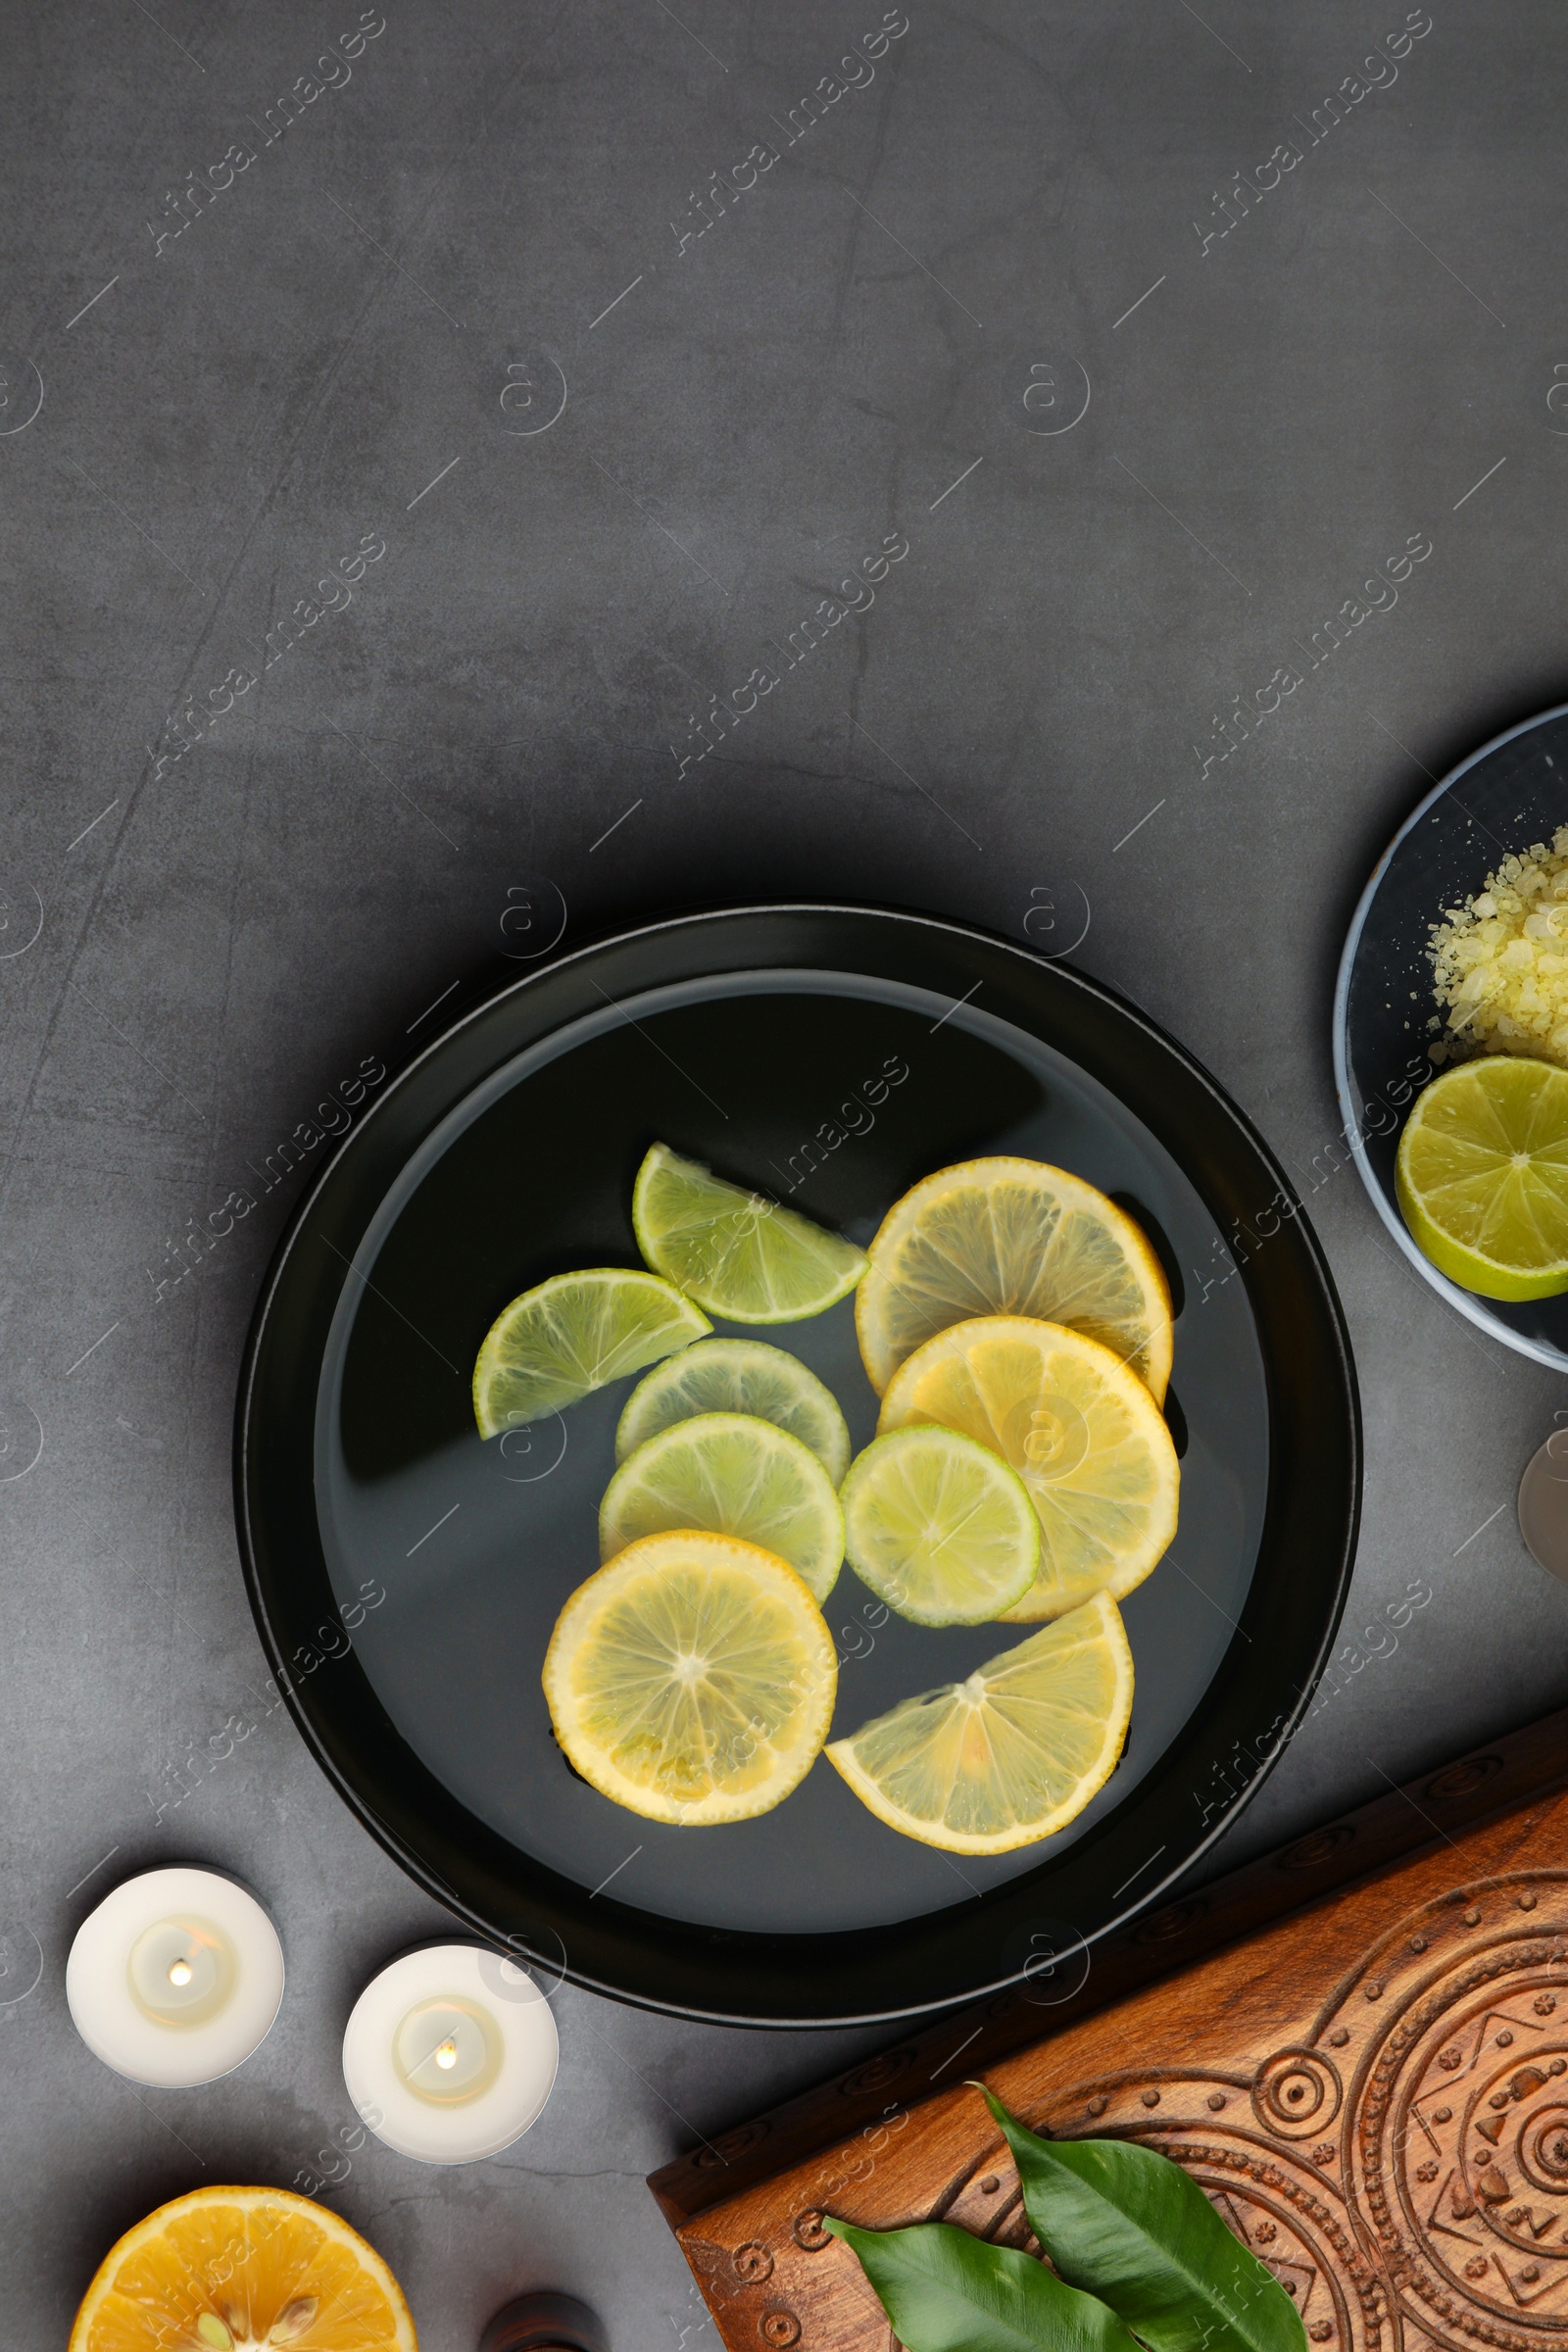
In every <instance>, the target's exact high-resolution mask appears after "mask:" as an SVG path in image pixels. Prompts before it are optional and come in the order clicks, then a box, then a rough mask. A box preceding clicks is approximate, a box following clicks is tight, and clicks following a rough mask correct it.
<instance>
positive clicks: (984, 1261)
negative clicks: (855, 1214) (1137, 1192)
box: [855, 1159, 1171, 1403]
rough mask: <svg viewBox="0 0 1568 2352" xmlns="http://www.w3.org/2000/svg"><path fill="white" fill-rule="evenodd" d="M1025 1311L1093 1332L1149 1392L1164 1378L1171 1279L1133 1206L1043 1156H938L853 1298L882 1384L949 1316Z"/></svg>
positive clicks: (878, 1246) (897, 1211)
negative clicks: (955, 1161)
mask: <svg viewBox="0 0 1568 2352" xmlns="http://www.w3.org/2000/svg"><path fill="white" fill-rule="evenodd" d="M976 1315H1028V1316H1031V1317H1032V1318H1034V1319H1035V1320H1036V1321H1039V1322H1044V1323H1064V1324H1066V1325H1067V1326H1068V1327H1069V1328H1070V1329H1071V1330H1073V1331H1084V1332H1087V1333H1088V1334H1089V1337H1090V1338H1091V1339H1093V1340H1099V1341H1100V1342H1101V1344H1102V1345H1103V1347H1106V1348H1109V1349H1110V1351H1111V1353H1112V1354H1113V1355H1118V1356H1120V1357H1121V1358H1122V1359H1123V1361H1124V1362H1126V1363H1128V1364H1130V1365H1131V1367H1132V1369H1133V1370H1134V1371H1135V1372H1136V1373H1137V1375H1138V1377H1139V1379H1140V1380H1142V1381H1143V1382H1145V1383H1146V1384H1147V1386H1148V1387H1149V1389H1150V1390H1151V1392H1152V1395H1153V1397H1154V1400H1155V1402H1156V1403H1163V1401H1164V1397H1165V1384H1166V1382H1167V1381H1168V1380H1169V1378H1170V1360H1171V1321H1170V1291H1169V1288H1168V1287H1167V1285H1166V1281H1165V1276H1164V1273H1163V1272H1162V1270H1161V1268H1160V1263H1159V1260H1158V1258H1157V1257H1156V1256H1155V1255H1154V1252H1153V1250H1152V1249H1151V1248H1150V1246H1149V1243H1148V1242H1147V1241H1146V1240H1145V1238H1144V1235H1143V1233H1142V1232H1141V1231H1140V1229H1139V1228H1138V1226H1136V1225H1135V1224H1134V1223H1133V1221H1132V1219H1131V1217H1128V1216H1124V1215H1123V1213H1122V1211H1121V1210H1120V1209H1119V1208H1118V1207H1117V1206H1116V1203H1115V1202H1114V1201H1107V1200H1106V1198H1105V1196H1104V1194H1103V1193H1099V1192H1096V1190H1095V1188H1094V1186H1093V1185H1092V1184H1085V1182H1084V1181H1083V1179H1082V1177H1080V1176H1069V1175H1068V1174H1067V1172H1066V1170H1065V1169H1064V1168H1053V1167H1051V1166H1048V1164H1047V1163H1046V1162H1045V1161H1044V1160H1039V1159H970V1160H965V1161H963V1162H961V1163H960V1164H959V1165H958V1166H957V1167H953V1168H939V1169H938V1170H937V1173H936V1174H935V1175H934V1176H927V1177H925V1178H924V1179H923V1181H922V1182H921V1183H919V1184H917V1185H916V1186H915V1187H914V1189H913V1191H912V1192H907V1193H906V1194H905V1196H904V1198H903V1200H902V1201H895V1202H894V1205H893V1206H892V1208H890V1209H889V1211H888V1213H887V1215H886V1216H885V1217H884V1218H883V1220H882V1225H881V1228H880V1230H879V1232H878V1233H877V1236H876V1239H875V1240H874V1241H873V1242H872V1244H871V1265H870V1271H869V1272H868V1273H867V1275H866V1277H865V1280H864V1281H863V1282H862V1283H861V1285H860V1288H859V1292H858V1295H857V1298H856V1301H855V1323H856V1330H857V1332H858V1336H859V1342H860V1353H861V1355H862V1356H863V1357H864V1359H865V1369H866V1375H867V1378H868V1379H869V1380H870V1383H871V1386H872V1388H873V1389H875V1391H876V1393H877V1395H878V1396H879V1397H880V1396H881V1394H882V1392H883V1390H884V1389H885V1388H886V1387H887V1385H888V1382H889V1381H890V1380H891V1379H892V1378H893V1375H894V1373H895V1372H896V1371H897V1370H898V1368H899V1366H900V1364H902V1363H903V1362H904V1360H905V1358H906V1357H907V1356H908V1355H912V1354H913V1352H914V1350H915V1348H918V1347H920V1346H921V1345H922V1343H923V1342H924V1341H926V1340H929V1339H930V1338H932V1337H933V1335H934V1334H935V1333H937V1332H939V1331H946V1330H947V1328H948V1327H949V1325H950V1324H953V1323H962V1322H964V1321H966V1320H968V1319H969V1318H970V1317H971V1316H976Z"/></svg>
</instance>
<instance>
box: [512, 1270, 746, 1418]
mask: <svg viewBox="0 0 1568 2352" xmlns="http://www.w3.org/2000/svg"><path fill="white" fill-rule="evenodd" d="M712 1328H713V1326H712V1325H711V1323H710V1321H709V1320H708V1317H707V1316H706V1315H704V1314H700V1313H699V1312H698V1310H697V1308H696V1307H695V1306H693V1304H692V1302H691V1300H690V1299H683V1298H682V1297H681V1294H680V1293H679V1291H677V1290H675V1289H673V1288H672V1287H671V1285H670V1284H669V1283H667V1282H661V1281H660V1279H659V1277H658V1276H657V1274H644V1273H642V1272H640V1271H639V1272H635V1273H633V1272H628V1271H627V1269H626V1268H625V1267H623V1266H596V1267H595V1268H593V1270H592V1271H591V1272H589V1273H586V1274H557V1275H554V1276H553V1277H552V1279H551V1280H550V1281H549V1282H542V1283H540V1285H539V1286H538V1288H537V1290H532V1291H524V1292H523V1294H522V1297H521V1298H520V1299H513V1301H512V1304H511V1305H510V1306H506V1307H503V1308H502V1310H501V1312H500V1314H499V1315H497V1317H496V1319H495V1321H494V1322H493V1323H492V1324H491V1326H490V1328H489V1330H488V1331H487V1332H486V1333H485V1336H484V1345H483V1347H482V1348H480V1350H479V1360H478V1362H477V1363H476V1364H475V1365H474V1367H473V1410H474V1417H475V1419H476V1420H477V1421H478V1424H479V1435H480V1437H481V1438H493V1437H495V1436H497V1435H498V1433H499V1432H500V1431H502V1430H504V1429H516V1428H518V1427H520V1425H521V1424H522V1423H523V1422H525V1421H534V1420H537V1419H538V1417H539V1415H540V1414H541V1413H559V1412H560V1411H561V1409H562V1407H563V1405H567V1404H575V1403H576V1402H577V1400H578V1398H579V1397H586V1396H587V1395H588V1393H589V1391H590V1390H592V1389H602V1388H603V1387H604V1386H605V1383H606V1382H607V1381H611V1380H619V1379H620V1378H621V1376H622V1374H624V1373H627V1372H640V1371H641V1370H642V1368H643V1366H644V1365H645V1364H652V1363H656V1362H657V1361H658V1359H659V1358H660V1357H661V1356H662V1355H673V1354H674V1352H675V1350H676V1349H677V1348H689V1347H690V1346H691V1343H692V1342H693V1340H700V1339H701V1338H702V1337H703V1335H704V1333H705V1332H710V1331H711V1330H712Z"/></svg>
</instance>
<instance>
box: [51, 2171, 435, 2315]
mask: <svg viewBox="0 0 1568 2352" xmlns="http://www.w3.org/2000/svg"><path fill="white" fill-rule="evenodd" d="M289 2344H298V2345H299V2347H300V2352H417V2338H416V2336H415V2332H414V2322H413V2320H412V2319H411V2318H410V2316H409V2307H408V2305H407V2303H406V2302H405V2301H404V2299H403V2293H402V2290H401V2288H400V2287H399V2285H398V2282H397V2280H396V2279H395V2278H393V2276H392V2274H391V2272H390V2271H389V2270H388V2269H387V2266H386V2264H385V2263H384V2262H383V2261H382V2260H381V2257H380V2255H379V2254H377V2253H376V2251H375V2249H374V2247H373V2246H368V2245H367V2244H366V2242H365V2239H364V2238H363V2237H361V2236H360V2234H359V2232H358V2230H355V2229H350V2228H349V2225H348V2223H347V2222H345V2221H343V2220H342V2219H340V2217H339V2216H338V2215H337V2214H335V2213H332V2212H330V2211H329V2210H328V2208H327V2207H326V2206H324V2205H315V2204H313V2203H312V2202H311V2200H310V2199H309V2198H308V2197H298V2196H295V2195H294V2194H293V2193H292V2192H291V2191H290V2190H288V2189H281V2188H198V2189H193V2190H192V2191H191V2193H190V2195H189V2196H185V2197H175V2198H174V2199H173V2201H172V2203H171V2204H168V2205H161V2206H160V2207H159V2208H158V2211H157V2212H156V2213H152V2214H149V2215H148V2217H147V2219H146V2220H145V2221H144V2222H138V2223H137V2225H136V2227H135V2229H129V2230H127V2231H126V2233H125V2235H124V2236H123V2238H122V2239H121V2240H120V2242H119V2244H118V2245H116V2246H113V2247H111V2249H110V2251H109V2253H108V2254H106V2255H105V2257H104V2259H103V2262H102V2263H101V2264H100V2265H99V2268H98V2272H97V2276H96V2277H95V2278H94V2279H93V2281H92V2284H91V2285H90V2286H89V2287H88V2289H87V2292H86V2294H85V2295H84V2296H83V2298H82V2303H81V2308H80V2310H79V2311H78V2312H77V2314H76V2324H75V2326H74V2327H73V2329H72V2331H71V2345H70V2352H255V2348H259V2347H262V2346H265V2347H266V2348H267V2352H280V2348H281V2347H283V2346H285V2345H289Z"/></svg>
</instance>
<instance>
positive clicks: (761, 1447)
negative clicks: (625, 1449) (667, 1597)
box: [599, 1413, 844, 1601]
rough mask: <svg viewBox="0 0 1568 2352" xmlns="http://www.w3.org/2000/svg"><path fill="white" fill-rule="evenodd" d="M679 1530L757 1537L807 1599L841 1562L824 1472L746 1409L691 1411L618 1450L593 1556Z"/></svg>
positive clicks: (828, 1588) (840, 1529)
mask: <svg viewBox="0 0 1568 2352" xmlns="http://www.w3.org/2000/svg"><path fill="white" fill-rule="evenodd" d="M683 1527H684V1528H706V1529H708V1530H709V1531H710V1532H711V1534H713V1535H720V1536H738V1537H739V1538H740V1540H741V1542H742V1543H743V1544H760V1545H761V1547H762V1549H763V1550H764V1551H771V1552H773V1553H775V1554H776V1555H777V1557H778V1558H779V1559H781V1560H787V1561H788V1562H789V1565H790V1566H791V1567H792V1568H793V1569H794V1570H795V1572H796V1574H797V1576H800V1577H804V1579H805V1580H806V1583H807V1584H808V1585H809V1588H810V1592H811V1597H812V1599H813V1600H816V1601H823V1600H825V1599H826V1598H827V1596H828V1594H829V1593H831V1592H832V1590H833V1587H834V1585H835V1583H836V1582H837V1579H838V1573H839V1569H840V1567H841V1565H842V1564H843V1560H844V1513H843V1511H842V1510H841V1509H840V1508H839V1498H838V1496H837V1495H835V1494H834V1492H833V1484H832V1481H831V1480H830V1479H829V1477H828V1474H827V1472H826V1471H825V1470H824V1469H823V1467H822V1465H821V1463H820V1462H819V1461H818V1460H817V1458H816V1456H815V1454H814V1453H813V1452H812V1451H811V1448H810V1447H809V1446H803V1445H802V1444H801V1441H800V1439H799V1438H792V1437H791V1436H790V1433H789V1431H788V1430H787V1429H780V1428H778V1427H777V1425H776V1424H775V1423H774V1422H772V1421H760V1420H758V1419H757V1417H756V1415H755V1414H752V1413H699V1414H698V1415H697V1416H696V1418H695V1419H693V1420H691V1421H677V1422H676V1423H675V1424H674V1426H673V1427H672V1428H670V1429H665V1430H662V1431H661V1432H660V1434H659V1436H658V1437H657V1438H650V1439H649V1440H648V1442H647V1444H646V1445H644V1446H638V1448H637V1450H636V1452H635V1453H633V1454H628V1455H627V1457H626V1459H625V1461H623V1462H622V1463H621V1465H620V1468H619V1469H618V1470H617V1471H616V1472H615V1475H614V1477H613V1479H612V1480H611V1482H610V1484H609V1486H608V1487H607V1488H606V1489H605V1498H604V1501H603V1502H602V1503H601V1504H600V1506H599V1556H600V1558H601V1559H602V1560H613V1558H614V1556H615V1554H616V1552H617V1551H624V1550H625V1548H626V1545H627V1544H635V1543H636V1542H637V1540H638V1538H639V1537H640V1536H657V1535H663V1534H666V1533H668V1532H669V1531H670V1530H671V1529H674V1528H683Z"/></svg>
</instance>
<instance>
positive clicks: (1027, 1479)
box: [877, 1315, 1181, 1624]
mask: <svg viewBox="0 0 1568 2352" xmlns="http://www.w3.org/2000/svg"><path fill="white" fill-rule="evenodd" d="M924 1422H936V1423H938V1424H939V1425H940V1426H941V1427H942V1428H944V1429H956V1430H958V1431H960V1432H961V1433H962V1435H963V1436H965V1437H968V1438H974V1439H976V1440H978V1442H979V1443H980V1444H981V1445H982V1446H990V1447H991V1448H992V1450H993V1451H994V1452H996V1453H1000V1454H1001V1456H1002V1458H1003V1460H1004V1461H1005V1462H1009V1463H1010V1464H1011V1466H1012V1468H1013V1469H1014V1470H1016V1471H1017V1473H1018V1476H1019V1477H1020V1478H1021V1479H1022V1480H1023V1483H1024V1485H1025V1486H1026V1487H1027V1488H1028V1490H1029V1495H1030V1498H1031V1500H1032V1501H1033V1503H1034V1506H1035V1509H1036V1511H1037V1512H1038V1514H1039V1517H1040V1531H1041V1548H1040V1567H1039V1571H1038V1573H1037V1575H1036V1577H1035V1581H1034V1583H1033V1585H1032V1586H1031V1587H1030V1588H1029V1591H1028V1592H1027V1593H1025V1594H1024V1596H1023V1598H1022V1599H1021V1600H1019V1601H1017V1602H1015V1603H1014V1605H1013V1606H1012V1607H1011V1608H1008V1609H1005V1610H1004V1611H1003V1612H1002V1614H1003V1615H1004V1617H1005V1619H1006V1621H1007V1622H1008V1623H1009V1624H1032V1623H1033V1622H1034V1621H1035V1620H1036V1619H1038V1618H1042V1617H1059V1616H1060V1615H1061V1614H1062V1612H1063V1611H1064V1610H1066V1609H1071V1608H1075V1607H1076V1606H1077V1605H1078V1603H1079V1602H1080V1601H1082V1600H1086V1599H1087V1598H1088V1597H1089V1595H1090V1593H1098V1592H1101V1591H1103V1592H1106V1593H1110V1595H1111V1596H1112V1598H1113V1599H1117V1600H1120V1599H1122V1598H1123V1597H1124V1595H1125V1594H1127V1593H1130V1592H1131V1591H1132V1590H1133V1588H1134V1586H1135V1585H1141V1584H1142V1583H1143V1581H1144V1579H1145V1577H1146V1576H1148V1574H1149V1573H1150V1570H1151V1569H1152V1567H1153V1566H1154V1565H1155V1563H1156V1562H1157V1561H1158V1559H1159V1558H1160V1556H1161V1554H1162V1553H1163V1552H1164V1551H1165V1549H1166V1547H1167V1545H1168V1544H1170V1542H1171V1539H1172V1537H1173V1536H1174V1535H1175V1533H1176V1509H1177V1500H1178V1494H1179V1489H1180V1485H1181V1474H1180V1471H1179V1469H1178V1466H1177V1461H1176V1448H1175V1446H1173V1445H1172V1443H1171V1436H1170V1431H1169V1430H1168V1429H1167V1428H1166V1426H1165V1420H1164V1416H1163V1414H1162V1413H1161V1412H1160V1409H1159V1407H1158V1405H1157V1404H1155V1402H1154V1400H1153V1398H1152V1396H1151V1395H1150V1393H1149V1391H1148V1390H1147V1389H1146V1388H1145V1386H1144V1384H1143V1382H1142V1381H1141V1380H1139V1379H1137V1378H1136V1377H1135V1375H1134V1374H1133V1373H1132V1372H1130V1371H1129V1370H1128V1368H1127V1366H1126V1365H1125V1364H1124V1363H1122V1362H1120V1361H1119V1359H1118V1358H1117V1357H1116V1356H1114V1355H1112V1353H1111V1351H1110V1349H1109V1348H1103V1347H1102V1346H1101V1345H1100V1342H1099V1341H1098V1340H1092V1339H1089V1338H1088V1337H1087V1336H1086V1335H1085V1334H1084V1333H1083V1332H1081V1331H1068V1330H1066V1329H1064V1328H1063V1327H1062V1325H1060V1324H1059V1323H1041V1322H1036V1321H1035V1320H1033V1319H1032V1318H1030V1317H1027V1316H1024V1315H984V1316H979V1317H977V1318H976V1319H975V1320H974V1321H972V1322H968V1323H956V1324H954V1325H953V1327H952V1329H951V1330H948V1331H943V1332H939V1333H938V1334H937V1336H936V1338H935V1339H934V1340H927V1342H926V1344H925V1346H924V1347H923V1348H916V1350H915V1352H914V1353H913V1355H911V1356H909V1357H908V1358H907V1361H906V1362H905V1363H903V1364H902V1365H901V1366H900V1367H899V1370H898V1371H897V1372H896V1373H895V1374H894V1376H893V1379H892V1381H891V1382H890V1383H889V1386H888V1393H887V1395H886V1396H885V1397H883V1399H882V1414H881V1418H880V1420H879V1421H878V1423H877V1432H878V1435H879V1436H880V1435H881V1434H883V1433H884V1432H885V1431H887V1430H890V1429H906V1428H908V1427H910V1426H911V1425H913V1424H918V1423H924Z"/></svg>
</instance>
